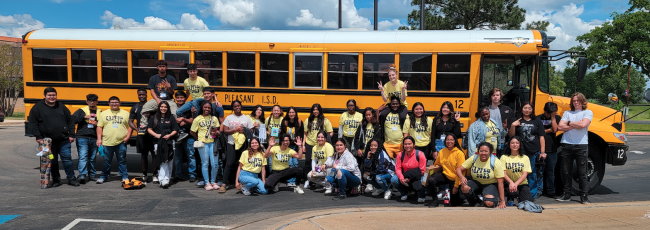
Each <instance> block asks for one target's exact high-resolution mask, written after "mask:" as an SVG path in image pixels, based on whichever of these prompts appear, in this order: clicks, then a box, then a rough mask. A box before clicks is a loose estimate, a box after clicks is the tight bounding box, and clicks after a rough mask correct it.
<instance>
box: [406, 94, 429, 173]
mask: <svg viewBox="0 0 650 230" xmlns="http://www.w3.org/2000/svg"><path fill="white" fill-rule="evenodd" d="M425 113H426V111H425V110H424V105H423V104H422V103H421V102H416V103H415V104H413V108H412V109H411V113H409V116H408V119H406V121H405V122H404V128H403V132H404V137H407V136H411V137H415V149H417V150H420V151H422V152H423V153H424V155H425V156H426V157H427V160H433V153H434V151H433V150H432V148H431V136H432V135H431V128H432V127H433V119H431V118H430V117H427V116H426V115H424V114H425Z"/></svg>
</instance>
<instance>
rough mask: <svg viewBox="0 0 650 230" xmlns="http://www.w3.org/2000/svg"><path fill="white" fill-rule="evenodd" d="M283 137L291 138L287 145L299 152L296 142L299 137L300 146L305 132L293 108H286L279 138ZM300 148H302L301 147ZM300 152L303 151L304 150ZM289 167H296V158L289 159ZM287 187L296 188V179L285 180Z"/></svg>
mask: <svg viewBox="0 0 650 230" xmlns="http://www.w3.org/2000/svg"><path fill="white" fill-rule="evenodd" d="M284 135H289V137H291V142H290V143H289V148H290V149H293V151H296V152H298V151H300V150H299V149H298V145H297V144H298V143H297V142H296V140H297V137H301V138H300V140H301V143H300V144H302V137H303V136H304V135H305V130H304V128H303V122H302V120H300V118H299V117H298V112H297V111H296V108H294V107H293V106H289V108H287V112H286V114H285V116H284V118H283V119H282V125H281V126H280V136H281V137H283V136H284ZM301 148H302V146H301ZM302 151H305V150H304V149H303V150H302ZM289 167H291V168H295V167H298V159H297V158H291V159H289ZM300 177H302V174H300ZM287 186H288V187H294V186H296V178H291V179H289V180H287Z"/></svg>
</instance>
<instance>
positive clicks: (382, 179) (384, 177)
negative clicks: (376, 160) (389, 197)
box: [369, 173, 391, 192]
mask: <svg viewBox="0 0 650 230" xmlns="http://www.w3.org/2000/svg"><path fill="white" fill-rule="evenodd" d="M371 179H372V180H370V181H369V183H370V184H371V185H372V186H373V187H375V188H381V190H384V192H386V191H388V190H389V188H388V183H390V179H391V175H390V174H388V173H386V174H380V175H375V176H374V177H373V178H371Z"/></svg>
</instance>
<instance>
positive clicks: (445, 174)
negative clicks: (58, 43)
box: [29, 61, 593, 208]
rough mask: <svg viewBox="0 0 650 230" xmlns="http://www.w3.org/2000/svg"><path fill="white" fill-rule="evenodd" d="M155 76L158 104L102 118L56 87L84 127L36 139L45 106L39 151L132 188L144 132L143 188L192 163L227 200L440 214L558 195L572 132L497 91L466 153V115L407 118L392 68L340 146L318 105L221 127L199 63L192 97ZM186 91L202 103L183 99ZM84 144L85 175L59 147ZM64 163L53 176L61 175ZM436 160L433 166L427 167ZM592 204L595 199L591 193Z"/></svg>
mask: <svg viewBox="0 0 650 230" xmlns="http://www.w3.org/2000/svg"><path fill="white" fill-rule="evenodd" d="M157 67H158V71H159V74H157V75H154V76H152V77H151V79H150V80H149V85H148V88H149V91H150V94H151V95H152V97H153V99H151V100H149V101H147V90H146V89H144V88H143V89H138V91H137V93H138V99H139V103H137V104H136V105H135V106H133V107H132V108H131V111H130V112H126V111H125V110H121V109H120V108H119V106H120V100H119V98H118V97H115V96H113V97H111V98H109V106H110V109H109V110H106V111H103V112H102V111H100V110H99V109H98V108H97V99H98V98H97V96H96V95H94V94H89V95H88V96H87V104H88V106H87V107H84V108H81V109H79V110H78V111H76V112H75V113H74V115H70V112H69V111H67V108H65V106H62V104H61V103H60V102H57V101H56V90H54V89H53V88H47V89H46V90H45V99H44V100H43V101H42V104H44V105H47V106H48V107H49V109H50V110H51V109H57V110H61V113H57V114H61V115H62V117H59V118H60V119H62V120H64V121H65V124H66V127H65V128H64V129H68V128H70V129H74V126H75V125H76V126H77V128H76V133H74V132H67V133H66V132H63V130H60V131H61V133H65V134H64V135H61V133H58V134H57V133H56V132H55V133H42V132H39V130H40V131H43V130H48V131H49V129H48V128H47V127H46V126H47V125H48V124H47V122H53V119H56V118H51V117H50V118H46V117H43V114H45V113H47V112H51V111H46V110H47V108H48V107H43V105H41V103H40V102H39V103H37V104H36V105H35V106H34V108H32V111H31V112H30V117H29V123H30V130H31V131H32V133H33V134H34V135H35V136H36V138H37V142H38V141H40V140H41V139H42V138H43V137H45V136H47V137H54V136H52V135H51V134H55V135H59V136H61V138H58V137H59V136H57V138H56V140H57V141H56V142H53V147H52V148H53V153H56V154H59V155H61V157H62V161H63V163H64V168H65V170H66V174H67V175H68V183H69V184H71V185H75V186H78V185H79V182H81V183H85V181H86V173H88V179H90V180H96V182H97V183H98V184H101V183H104V182H105V181H106V180H107V179H108V176H109V174H110V168H111V161H112V156H113V155H116V158H117V160H118V169H119V173H120V176H121V177H122V180H123V183H128V173H127V170H126V157H125V156H126V143H127V142H128V140H129V139H130V135H131V133H132V131H137V133H138V135H137V141H136V143H137V144H136V147H137V148H136V149H137V151H138V153H140V154H141V156H142V158H141V166H142V172H143V175H142V178H141V179H142V181H144V182H153V183H157V184H159V185H160V186H161V187H163V188H168V187H169V186H170V184H171V181H180V180H182V178H184V176H183V173H182V164H183V158H187V162H188V171H189V172H188V174H189V177H190V179H189V181H190V182H196V180H198V179H199V178H202V180H199V181H198V183H197V185H198V186H200V187H203V188H204V189H205V190H208V191H210V190H217V191H219V192H220V193H225V192H226V191H227V189H228V185H233V184H234V186H235V187H236V188H237V189H238V190H241V192H242V193H243V194H244V195H250V194H251V193H252V192H256V193H260V194H266V193H268V191H269V190H272V191H273V192H278V191H279V183H280V182H283V183H286V184H287V185H288V186H289V187H293V191H294V192H296V193H299V194H303V193H304V191H303V189H302V188H301V184H302V183H303V182H304V185H303V186H302V187H303V188H310V186H312V185H313V186H321V187H323V188H324V189H325V194H330V193H336V195H335V197H334V199H336V200H340V199H346V197H347V194H360V193H362V192H372V195H373V196H379V195H383V196H384V198H385V199H390V198H391V197H392V193H393V192H392V191H394V190H397V191H399V193H400V195H401V197H400V199H401V200H407V199H408V194H409V191H410V190H411V191H415V193H417V196H418V202H421V203H424V202H425V196H426V194H427V192H428V193H429V195H431V196H432V197H433V201H432V202H430V203H429V204H428V205H429V206H430V207H435V206H437V205H438V202H437V199H438V195H437V194H436V193H437V191H439V190H441V191H444V190H451V191H449V195H450V203H451V205H461V204H463V203H464V201H463V199H464V200H466V201H467V202H468V203H469V204H470V205H484V206H487V207H499V208H504V207H505V206H506V204H508V205H513V203H514V199H515V198H517V199H518V200H519V201H520V202H521V201H524V200H527V201H533V200H534V199H535V198H537V197H538V196H539V195H541V193H542V188H543V187H542V185H543V182H542V181H541V180H539V179H538V177H537V175H540V174H545V175H546V176H545V177H546V178H547V183H546V184H547V193H548V194H549V195H553V194H554V193H555V191H554V187H553V182H552V181H553V180H554V178H553V177H554V175H553V170H554V164H555V163H554V162H549V160H551V161H555V160H556V159H557V153H556V152H555V151H556V150H557V145H558V144H557V143H554V140H555V133H556V132H557V131H558V127H564V130H563V131H565V132H567V131H568V132H570V130H571V129H570V127H569V128H567V127H568V126H567V124H563V123H562V122H560V120H561V119H560V118H559V116H557V115H556V111H557V108H553V104H552V103H549V104H547V105H546V107H545V112H544V114H541V115H539V116H535V115H534V114H535V113H534V107H533V106H532V104H530V103H524V104H523V106H522V108H521V111H520V112H519V114H517V115H516V116H513V111H512V110H511V109H510V108H508V107H507V106H504V105H501V104H500V102H501V97H502V93H501V91H500V90H499V89H496V88H495V89H493V90H492V91H491V92H490V98H491V100H492V104H491V105H490V106H485V107H482V108H480V109H479V111H478V114H477V118H479V119H477V121H476V122H474V123H473V124H472V125H471V126H470V127H469V128H468V131H467V134H466V136H465V139H464V140H463V144H464V145H465V144H466V145H467V146H469V147H466V146H464V148H463V147H461V146H460V145H459V144H458V143H459V140H458V139H459V138H461V137H462V136H461V131H460V128H461V123H460V113H459V112H455V111H454V108H453V106H452V104H451V103H450V102H448V101H447V102H444V103H443V104H442V105H441V107H440V110H439V112H438V114H437V115H436V116H435V118H433V119H432V118H430V117H428V116H426V115H425V114H426V111H425V108H424V105H423V104H422V103H420V102H416V103H414V104H413V106H412V107H411V110H410V111H409V110H408V109H407V106H408V103H407V102H406V97H407V90H406V89H407V84H408V82H402V81H400V80H398V79H397V70H396V69H395V68H394V66H391V67H390V69H389V71H388V75H389V79H390V82H387V83H386V84H385V85H382V84H381V82H379V83H378V85H379V87H378V88H379V89H380V91H381V95H382V99H383V100H384V102H385V103H384V104H382V105H381V106H380V107H379V108H378V109H376V110H375V109H373V108H372V107H367V108H365V109H363V110H362V111H361V110H360V109H359V108H358V106H357V104H356V101H355V100H353V99H350V100H348V101H347V103H346V107H347V110H348V111H346V112H344V113H343V114H341V117H340V120H339V129H338V131H339V132H338V137H334V132H333V131H334V130H333V127H332V124H331V122H330V121H329V120H328V119H327V118H325V116H324V114H323V110H322V107H321V106H320V104H318V103H316V104H314V105H313V106H312V107H311V109H310V114H309V117H308V118H307V119H305V120H304V121H303V120H301V119H300V118H299V117H298V113H297V111H296V109H295V108H293V107H289V108H286V111H284V112H283V110H282V108H281V107H280V106H279V105H274V106H273V108H272V111H271V115H270V116H269V117H265V112H264V109H263V107H262V106H261V105H258V106H255V108H254V109H253V110H252V111H251V113H250V114H249V115H246V114H243V113H242V104H241V102H240V101H238V100H235V101H233V102H232V103H231V107H232V114H230V115H228V116H226V117H225V119H224V111H223V106H222V105H221V103H220V102H219V101H218V100H217V98H216V96H215V94H214V90H213V89H211V88H210V87H209V85H208V83H207V81H205V79H203V78H201V77H199V76H197V70H196V66H195V65H193V64H190V65H188V68H187V71H188V74H189V76H190V77H189V78H188V79H186V80H185V82H184V87H185V90H184V91H177V89H178V87H177V86H176V81H175V78H174V77H173V76H170V75H167V74H166V67H167V65H166V62H165V61H159V62H158V63H157ZM188 94H189V95H191V98H192V99H193V100H192V101H188V102H186V99H187V98H188ZM580 95H581V94H580ZM576 98H578V96H576ZM583 98H584V96H582V98H579V99H580V100H578V102H579V103H582V104H584V106H582V107H581V108H583V110H584V109H586V100H582V99H583ZM572 101H573V97H572ZM582 104H581V105H582ZM555 107H556V106H555ZM571 107H572V109H573V108H574V105H573V104H572V105H571ZM41 110H42V111H41ZM39 111H41V112H39ZM66 111H67V113H66ZM587 111H588V110H587ZM66 114H67V115H66ZM97 114H99V115H97ZM566 114H568V113H565V115H566ZM592 116H593V115H592ZM55 117H56V116H55ZM585 117H586V118H588V116H585ZM44 120H48V121H47V122H45V121H44ZM562 121H565V119H564V118H562ZM558 123H559V124H560V125H558ZM583 125H584V124H582V123H580V127H581V130H582V129H586V126H588V123H586V126H583ZM565 126H566V127H565ZM574 128H579V127H577V126H576V127H574ZM75 136H76V139H77V147H78V151H79V162H80V163H79V175H80V176H79V178H76V177H75V175H74V170H73V169H72V165H71V161H70V160H69V158H70V153H69V151H70V150H69V145H67V147H65V146H64V147H60V146H61V145H65V142H67V141H68V140H67V139H65V137H68V138H69V143H72V142H73V141H74V139H75ZM565 136H567V135H565ZM260 137H265V138H261V139H260ZM61 140H65V141H61ZM580 140H581V141H582V139H580ZM69 143H68V144H69ZM563 143H564V137H563ZM55 144H56V146H54V145H55ZM98 147H100V148H103V150H102V152H103V154H102V156H103V157H104V168H103V172H102V173H101V175H100V177H99V178H95V169H94V162H95V159H94V155H95V153H96V152H97V151H98ZM66 148H67V149H66ZM463 149H467V152H468V154H465V152H464V151H463ZM66 150H67V154H66ZM195 150H197V151H198V154H196V152H195ZM149 154H151V155H152V160H153V162H154V166H153V167H152V171H154V177H153V178H149V177H148V176H147V172H148V171H149V167H148V155H149ZM551 154H553V155H554V157H551ZM497 155H498V156H499V157H500V158H499V159H497ZM56 157H57V155H55V159H54V161H53V170H52V171H53V172H54V173H57V172H58V164H56V168H55V163H56V162H57V159H56ZM302 158H304V159H305V163H304V165H302V167H300V166H299V165H298V159H302ZM427 161H432V162H433V165H431V166H429V167H427ZM536 161H546V162H547V168H546V169H541V171H540V172H541V173H537V171H536V168H535V167H536V166H535V162H536ZM199 169H200V170H199ZM172 170H174V171H173V177H172ZM59 177H60V176H58V175H57V174H54V175H53V178H54V183H60V178H59ZM581 182H582V181H581ZM391 187H392V188H393V189H394V190H391ZM569 187H570V186H569ZM582 187H583V186H582V183H581V188H582ZM566 191H567V190H566V188H565V194H564V195H562V196H566ZM583 196H584V197H585V199H586V193H585V194H583ZM558 200H559V199H558ZM587 202H588V200H587Z"/></svg>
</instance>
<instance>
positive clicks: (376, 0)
mask: <svg viewBox="0 0 650 230" xmlns="http://www.w3.org/2000/svg"><path fill="white" fill-rule="evenodd" d="M378 1H379V0H375V22H374V25H375V30H377V27H378V26H377V21H379V20H377V15H378V13H377V8H378V6H377V2H378Z"/></svg>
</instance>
